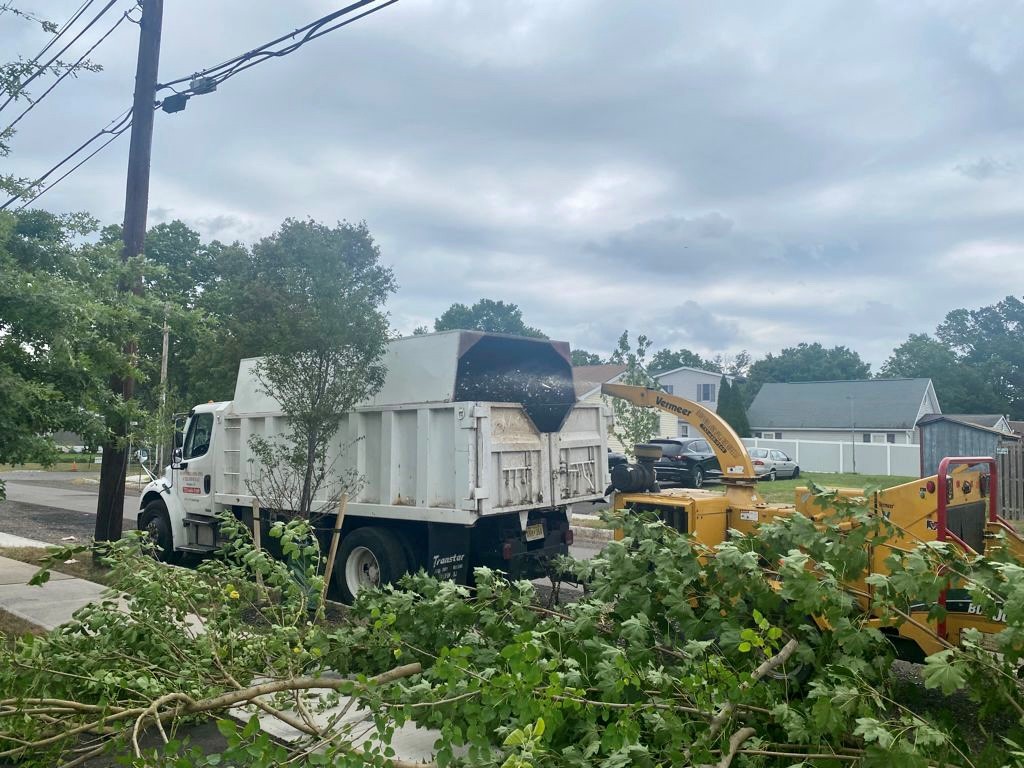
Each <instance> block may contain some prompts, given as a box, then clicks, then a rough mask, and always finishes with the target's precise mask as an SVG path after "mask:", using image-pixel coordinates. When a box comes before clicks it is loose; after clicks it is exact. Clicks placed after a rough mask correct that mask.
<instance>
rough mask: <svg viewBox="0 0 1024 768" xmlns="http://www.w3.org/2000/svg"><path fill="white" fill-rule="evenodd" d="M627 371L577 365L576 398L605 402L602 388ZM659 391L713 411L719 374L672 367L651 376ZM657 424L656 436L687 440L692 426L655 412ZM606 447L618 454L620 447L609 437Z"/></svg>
mask: <svg viewBox="0 0 1024 768" xmlns="http://www.w3.org/2000/svg"><path fill="white" fill-rule="evenodd" d="M625 372H626V366H624V365H611V364H609V365H579V366H575V367H574V368H573V369H572V373H573V384H574V387H575V389H576V398H577V399H578V400H584V401H587V402H598V403H599V402H607V401H606V400H602V396H601V385H602V384H605V383H615V382H617V381H619V379H621V378H622V375H623V374H624V373H625ZM654 378H655V379H656V380H657V382H658V384H659V385H660V386H661V388H662V389H663V390H664V391H665V392H668V393H669V394H670V395H678V396H679V397H685V398H686V399H687V400H694V401H695V402H698V403H700V404H701V405H703V406H705V407H706V408H710V409H711V410H713V411H717V410H718V387H719V384H720V383H721V381H722V374H720V373H714V372H712V371H705V370H703V369H700V368H688V367H682V368H674V369H672V370H671V371H665V372H664V373H659V374H657V375H655V377H654ZM658 418H659V419H660V423H659V425H658V431H657V434H656V435H655V437H690V436H693V435H692V427H690V425H689V424H687V423H686V422H685V421H679V420H678V419H676V417H675V416H673V415H672V414H670V413H666V412H665V411H661V410H659V411H658ZM608 444H609V445H610V446H611V448H612V450H616V451H621V450H622V446H621V445H620V444H619V442H618V441H617V440H615V439H614V438H613V437H611V436H610V435H609V440H608Z"/></svg>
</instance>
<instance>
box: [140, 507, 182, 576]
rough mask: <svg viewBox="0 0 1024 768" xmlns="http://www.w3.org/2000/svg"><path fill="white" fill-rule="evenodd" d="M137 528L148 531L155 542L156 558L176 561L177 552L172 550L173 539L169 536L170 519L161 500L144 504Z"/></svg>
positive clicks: (168, 561) (165, 561) (164, 560)
mask: <svg viewBox="0 0 1024 768" xmlns="http://www.w3.org/2000/svg"><path fill="white" fill-rule="evenodd" d="M139 530H140V531H145V532H146V533H148V534H149V538H150V539H152V541H153V543H154V544H156V547H157V551H156V557H157V559H158V560H160V561H161V562H164V563H174V562H177V560H178V553H177V552H175V551H174V539H173V538H172V537H171V521H170V520H169V519H168V517H167V508H166V507H164V503H163V502H162V501H156V500H154V501H151V502H149V504H147V505H146V508H145V509H144V510H143V511H142V517H141V518H139Z"/></svg>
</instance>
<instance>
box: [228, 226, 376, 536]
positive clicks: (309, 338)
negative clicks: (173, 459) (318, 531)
mask: <svg viewBox="0 0 1024 768" xmlns="http://www.w3.org/2000/svg"><path fill="white" fill-rule="evenodd" d="M252 262H253V266H254V271H255V273H256V274H258V275H259V276H260V279H261V286H262V287H264V288H270V289H272V290H273V291H274V292H275V303H274V304H271V305H270V306H265V307H263V310H264V313H265V316H266V321H265V322H268V323H269V324H270V328H268V329H267V332H266V345H265V346H264V348H263V350H262V352H263V354H264V356H263V358H262V359H261V360H260V361H259V363H258V364H257V365H256V368H255V373H256V376H257V377H258V379H259V381H260V383H261V386H262V388H263V389H264V391H265V392H266V393H267V394H268V395H270V396H271V397H273V398H274V399H276V400H277V401H278V402H279V403H280V404H281V408H282V410H283V411H284V413H285V415H286V416H287V418H288V432H287V434H286V435H284V436H282V437H280V438H261V437H257V438H255V439H254V441H252V445H253V450H254V451H255V452H256V453H257V455H259V457H260V464H261V466H262V472H263V474H261V475H259V476H257V478H256V479H255V481H254V482H255V484H256V486H257V487H254V488H251V490H253V491H254V492H256V494H257V495H258V496H260V497H261V499H262V500H263V501H270V502H272V505H273V506H275V507H277V508H278V509H282V510H290V511H292V512H295V513H297V514H298V515H299V516H302V517H305V518H309V517H310V516H311V515H312V514H313V512H314V509H313V506H314V497H316V496H317V495H318V491H320V490H321V489H324V488H325V487H327V485H330V487H329V488H328V496H329V497H332V498H333V497H334V496H336V495H338V494H340V493H341V492H342V491H345V490H351V486H352V484H353V483H355V482H357V478H342V479H341V482H333V480H332V478H333V479H334V480H337V479H338V476H337V474H336V473H334V472H333V471H332V465H331V461H332V452H331V451H330V450H329V449H330V448H331V446H332V441H334V440H335V438H336V433H337V430H338V424H339V421H340V419H341V416H342V415H343V414H344V413H345V412H347V411H349V410H351V408H352V407H353V406H354V405H355V404H356V403H358V402H359V401H361V400H364V399H366V398H367V397H369V396H370V395H372V394H373V393H374V392H376V391H377V389H379V388H380V386H381V385H382V384H383V382H384V374H385V371H384V367H383V366H382V365H381V363H380V359H381V357H382V356H383V354H384V350H385V348H386V345H387V339H388V318H387V315H386V314H385V312H384V311H383V309H382V307H383V304H384V302H385V301H386V300H387V298H388V296H389V295H390V294H391V293H392V292H393V291H394V289H395V282H394V275H393V273H392V271H391V269H389V268H387V267H385V266H383V265H381V263H380V249H379V248H378V247H377V245H376V244H375V243H374V242H373V238H372V237H371V236H370V233H369V231H368V230H367V229H366V226H365V225H363V224H360V225H357V226H354V225H351V224H339V225H337V226H335V227H328V226H325V225H322V224H318V223H316V222H314V221H295V220H292V219H289V220H287V221H285V222H284V224H283V225H282V226H281V229H280V230H278V232H276V233H275V234H273V235H271V236H270V237H266V238H264V239H263V240H261V241H260V242H258V243H257V244H256V245H255V246H254V247H253V250H252ZM246 330H249V329H246ZM268 496H271V497H273V498H271V499H268V498H267V497H268ZM296 501H297V502H298V507H297V508H296V507H295V506H294V504H295V502H296Z"/></svg>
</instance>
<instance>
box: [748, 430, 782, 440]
mask: <svg viewBox="0 0 1024 768" xmlns="http://www.w3.org/2000/svg"><path fill="white" fill-rule="evenodd" d="M754 437H760V438H761V439H763V440H781V439H782V433H781V432H755V433H754Z"/></svg>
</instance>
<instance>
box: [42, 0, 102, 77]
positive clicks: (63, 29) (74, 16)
mask: <svg viewBox="0 0 1024 768" xmlns="http://www.w3.org/2000/svg"><path fill="white" fill-rule="evenodd" d="M94 2H96V0H85V2H84V3H82V4H81V5H80V6H79V7H78V10H77V11H75V12H74V13H73V14H72V15H71V18H70V19H68V20H67V21H65V22H64V24H63V25H61V27H60V29H58V30H57V31H56V32H54V34H53V37H52V38H50V42H48V43H47V44H46V45H44V46H43V50H41V51H40V52H39V53H37V54H36V55H35V56H33V57H32V60H31V61H29V63H28V65H27V66H29V67H31V66H33V65H35V63H36V62H37V61H39V60H40V59H41V58H43V56H44V55H45V54H46V52H47V51H48V50H50V48H51V47H52V46H53V44H54V43H56V42H57V41H58V40H60V39H61V37H63V36H64V33H65V32H67V31H68V30H69V29H70V28H71V25H72V24H74V23H75V22H76V21H78V19H79V18H80V17H81V16H82V14H83V13H85V12H86V11H87V10H88V9H89V6H90V5H92V4H93V3H94Z"/></svg>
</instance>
